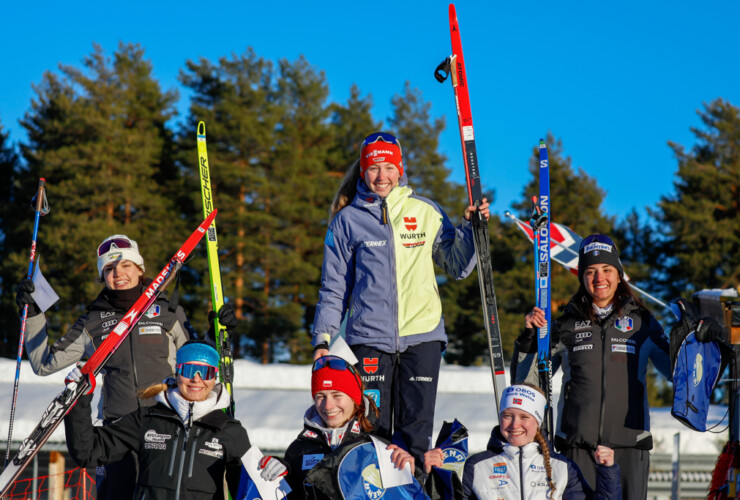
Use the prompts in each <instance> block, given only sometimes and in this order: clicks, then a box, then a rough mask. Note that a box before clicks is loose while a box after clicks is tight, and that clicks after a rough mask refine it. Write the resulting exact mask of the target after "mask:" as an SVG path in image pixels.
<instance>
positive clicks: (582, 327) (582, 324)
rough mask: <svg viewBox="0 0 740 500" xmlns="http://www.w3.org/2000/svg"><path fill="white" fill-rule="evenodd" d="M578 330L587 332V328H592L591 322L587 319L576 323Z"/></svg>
mask: <svg viewBox="0 0 740 500" xmlns="http://www.w3.org/2000/svg"><path fill="white" fill-rule="evenodd" d="M575 328H576V330H585V329H586V328H591V320H590V319H587V320H586V321H576V327H575Z"/></svg>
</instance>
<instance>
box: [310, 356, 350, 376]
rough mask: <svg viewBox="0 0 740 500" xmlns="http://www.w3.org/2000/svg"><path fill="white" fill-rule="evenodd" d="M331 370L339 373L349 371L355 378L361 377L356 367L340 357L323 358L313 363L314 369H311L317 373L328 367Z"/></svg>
mask: <svg viewBox="0 0 740 500" xmlns="http://www.w3.org/2000/svg"><path fill="white" fill-rule="evenodd" d="M327 366H328V367H329V368H331V369H332V370H338V371H349V372H351V373H352V374H353V375H354V376H355V377H359V376H360V375H359V373H357V370H356V369H355V367H354V366H352V365H351V364H349V363H348V362H347V361H346V360H344V359H342V358H340V357H339V356H322V357H320V358H319V359H317V360H316V361H314V362H313V368H311V371H312V372H316V371H319V370H321V369H322V368H326V367H327Z"/></svg>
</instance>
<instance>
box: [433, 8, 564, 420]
mask: <svg viewBox="0 0 740 500" xmlns="http://www.w3.org/2000/svg"><path fill="white" fill-rule="evenodd" d="M449 20H450V38H451V41H452V55H451V56H450V57H448V58H447V59H445V60H444V61H443V62H442V63H441V64H440V65H439V66H438V67H437V69H436V70H435V72H434V76H435V78H436V79H437V80H438V81H439V82H440V83H441V82H444V81H445V80H446V79H447V78H448V77H451V80H452V87H453V90H454V92H455V104H456V106H457V118H458V125H459V129H460V139H461V142H462V152H463V160H464V165H465V178H466V182H467V191H468V203H469V204H470V205H474V206H476V207H477V206H479V205H480V204H481V201H482V191H481V185H480V169H479V166H478V157H477V154H476V147H475V131H474V129H473V115H472V112H471V108H470V94H469V91H468V74H467V70H466V68H465V59H464V57H463V50H462V41H461V39H460V27H459V25H458V22H457V13H456V12H455V6H454V5H453V4H450V7H449ZM540 172H541V177H540V201H539V209H540V211H541V212H542V214H543V215H544V218H539V221H540V223H541V224H542V226H541V227H539V228H538V229H539V231H538V234H539V235H540V238H539V239H538V241H539V248H538V247H537V244H535V248H536V249H537V251H536V255H537V256H538V257H537V259H536V261H535V262H536V264H535V265H536V281H537V305H538V306H539V307H541V308H543V309H544V310H545V311H546V317H547V321H548V326H547V327H545V328H543V329H540V332H539V335H538V369H539V371H540V377H541V386H542V387H545V388H546V389H545V391H546V395H547V398H548V414H549V419H548V425H549V429H550V430H551V429H552V409H551V406H552V405H551V404H550V394H551V390H550V388H551V382H550V362H549V358H550V347H549V345H550V335H549V323H550V306H549V304H550V272H549V269H550V238H549V234H550V225H549V200H550V192H549V190H550V180H549V168H548V159H547V148H546V147H545V144H544V142H542V141H540ZM543 172H544V175H543ZM471 221H472V225H473V237H474V243H475V253H476V256H477V258H478V282H479V285H480V292H481V301H482V304H483V316H484V323H485V327H486V334H487V336H488V344H489V345H488V347H489V355H490V358H491V371H492V376H493V388H494V393H495V397H496V411H497V413H498V412H499V410H500V408H499V400H500V398H501V395H502V394H503V391H504V389H505V388H506V385H507V384H506V376H505V371H504V355H503V347H502V344H501V331H500V326H499V320H498V310H497V306H496V292H495V290H494V287H493V268H492V265H491V250H490V244H489V239H488V224H487V221H486V220H485V219H484V218H483V216H482V214H481V213H480V211H478V212H476V214H475V215H474V216H473V217H471Z"/></svg>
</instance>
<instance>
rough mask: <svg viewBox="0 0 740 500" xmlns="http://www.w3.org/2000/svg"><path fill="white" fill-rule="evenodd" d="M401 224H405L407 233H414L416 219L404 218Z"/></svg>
mask: <svg viewBox="0 0 740 500" xmlns="http://www.w3.org/2000/svg"><path fill="white" fill-rule="evenodd" d="M403 222H404V224H406V229H408V230H409V231H416V228H417V224H416V217H404V218H403Z"/></svg>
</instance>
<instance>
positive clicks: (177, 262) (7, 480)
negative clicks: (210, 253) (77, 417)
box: [0, 210, 216, 497]
mask: <svg viewBox="0 0 740 500" xmlns="http://www.w3.org/2000/svg"><path fill="white" fill-rule="evenodd" d="M215 217H216V210H214V211H213V212H211V214H210V215H209V216H208V218H206V220H204V221H203V222H202V223H201V224H200V226H198V229H196V230H195V232H193V234H191V235H190V237H189V238H188V239H187V241H185V243H184V244H183V245H182V246H181V247H180V249H179V250H178V251H177V253H176V254H175V255H174V256H173V257H172V258H171V259H170V261H169V262H168V263H167V265H166V266H164V269H162V270H161V271H160V272H159V274H158V275H157V277H156V278H154V281H152V283H151V284H150V285H149V286H148V287H147V289H146V290H144V293H143V294H142V295H141V297H139V298H138V299H137V300H136V302H135V303H134V305H133V306H132V307H131V309H129V310H128V312H127V313H126V315H125V316H124V317H123V319H122V320H121V321H120V322H119V323H118V324H117V325H116V327H115V328H114V329H113V331H112V332H111V333H110V335H108V337H107V338H106V339H105V340H104V341H103V343H102V344H100V347H98V348H97V349H96V350H95V352H94V353H93V355H92V356H90V359H89V360H88V361H87V363H85V366H83V367H82V368H80V371H81V372H82V373H83V374H84V375H87V376H86V377H84V378H83V380H81V381H80V382H79V383H77V384H70V385H69V386H67V387H65V389H64V390H63V391H62V392H61V393H60V394H59V395H58V396H57V397H56V398H54V400H53V401H52V402H51V404H50V405H49V406H48V407H47V408H46V411H44V414H43V415H42V417H41V421H40V422H39V424H38V425H37V426H36V428H35V429H34V430H33V432H32V433H31V435H30V436H28V437H27V438H26V439H24V440H23V443H22V444H21V447H20V449H19V450H18V453H17V454H16V456H15V457H13V460H11V461H10V463H9V464H8V466H7V467H6V468H5V470H3V473H2V475H0V488H2V492H0V497H2V496H3V495H5V493H7V492H8V490H9V489H10V487H11V485H12V484H13V481H15V480H16V478H17V477H18V476H19V475H20V473H21V472H23V469H25V468H26V465H28V463H29V462H30V461H31V459H33V457H34V456H35V455H36V453H38V452H39V450H40V449H41V447H42V446H43V445H44V443H46V441H47V440H48V439H49V437H50V436H51V434H52V433H53V432H54V430H55V429H56V428H57V427H59V424H60V423H61V422H62V419H63V418H64V415H66V414H67V412H68V411H69V409H70V408H72V406H73V405H74V404H75V403H76V402H77V400H78V399H79V398H80V396H82V395H83V394H86V393H90V392H92V391H93V390H94V389H95V376H96V375H97V374H98V373H100V371H101V370H102V369H103V367H104V366H105V363H106V362H107V361H108V359H110V357H111V356H113V354H114V353H115V352H116V350H117V349H118V347H119V346H120V345H121V343H123V341H124V340H125V339H126V336H127V335H128V334H129V332H131V330H132V329H133V327H134V326H135V325H136V323H137V322H138V321H139V319H141V317H142V316H143V315H144V313H146V311H147V310H148V309H149V307H150V306H151V305H152V304H153V303H154V301H155V300H157V297H158V296H159V294H160V293H161V292H162V291H163V290H164V289H165V287H166V286H167V285H168V284H169V283H170V281H172V280H173V279H174V277H175V275H176V274H177V271H178V270H179V269H180V268H181V267H182V265H183V262H184V261H185V259H186V258H187V257H188V255H190V253H191V252H192V251H193V250H194V249H195V247H196V246H197V245H198V242H200V240H201V239H202V238H203V236H204V235H205V234H206V231H207V230H208V227H209V226H210V225H211V222H213V219H214V218H215Z"/></svg>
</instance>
